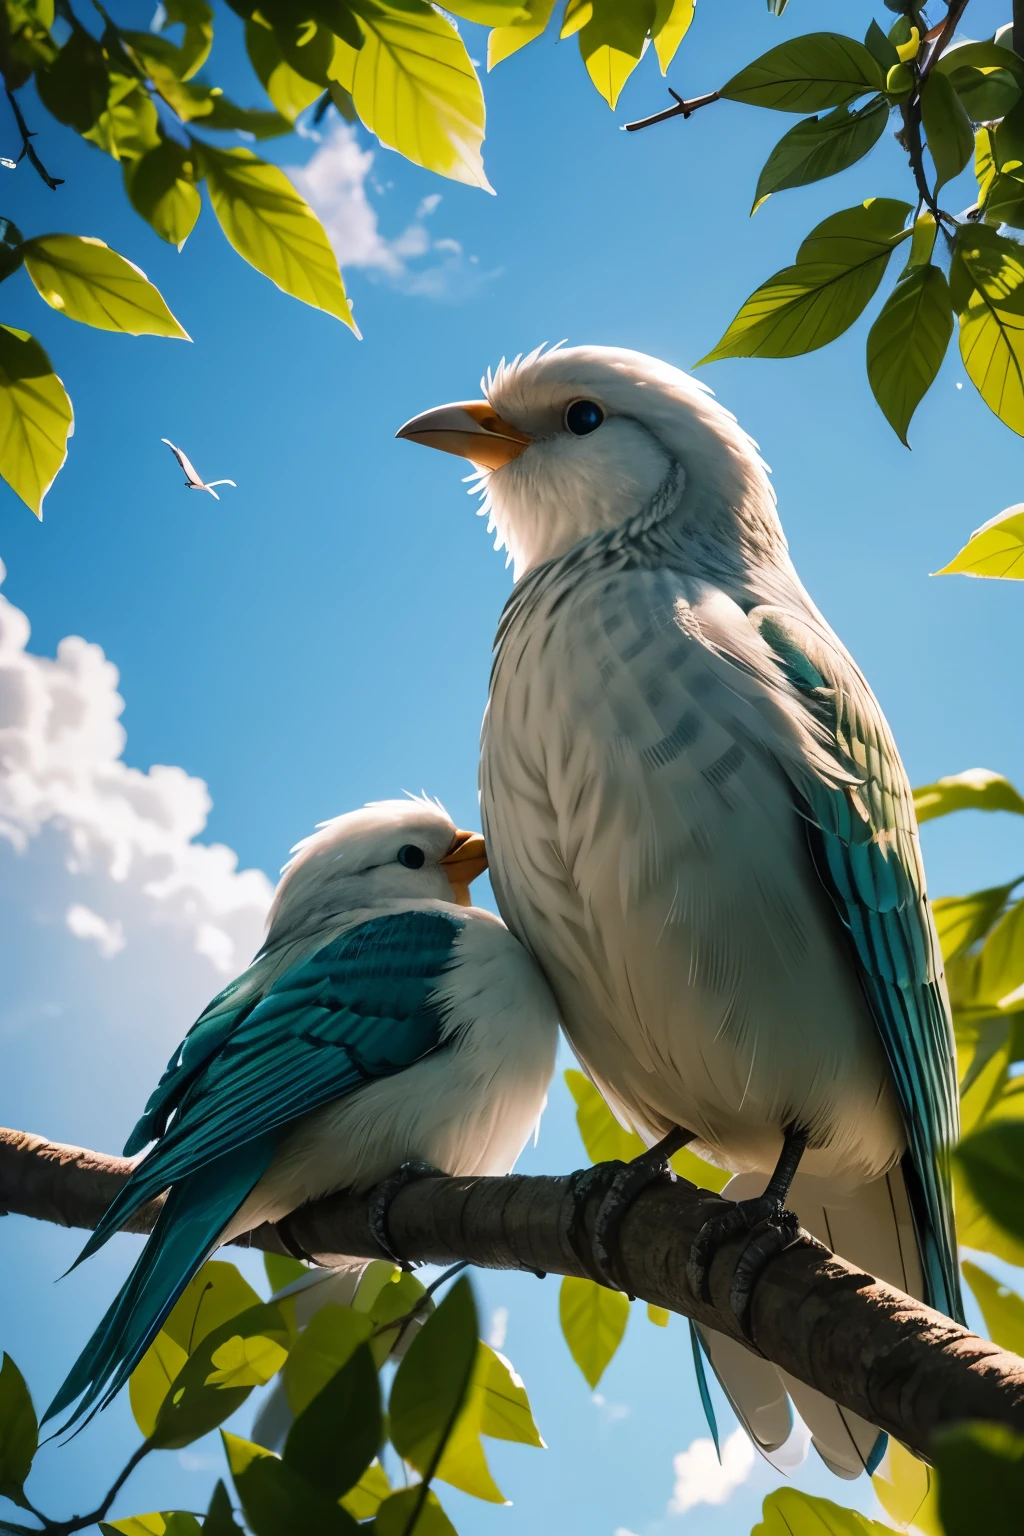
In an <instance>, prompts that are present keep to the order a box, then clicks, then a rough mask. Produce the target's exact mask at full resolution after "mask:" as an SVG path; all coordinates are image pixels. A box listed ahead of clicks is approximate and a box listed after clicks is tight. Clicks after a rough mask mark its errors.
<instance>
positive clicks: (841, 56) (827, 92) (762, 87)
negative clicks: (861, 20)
mask: <svg viewBox="0 0 1024 1536" xmlns="http://www.w3.org/2000/svg"><path fill="white" fill-rule="evenodd" d="M884 84H885V81H884V78H883V76H882V71H881V69H880V67H879V65H878V61H877V60H876V59H874V58H873V57H872V55H871V54H870V53H869V51H868V50H867V48H865V46H864V44H863V43H858V42H857V41H856V40H855V39H854V38H852V37H844V36H843V35H842V34H841V33H839V32H809V33H808V34H807V35H806V36H805V37H794V38H791V39H790V41H789V42H786V43H780V44H779V45H778V47H777V48H772V49H770V50H769V51H768V52H767V53H765V54H762V55H761V57H760V58H759V59H755V61H754V62H753V63H752V64H748V65H747V66H746V68H745V69H741V70H740V72H739V74H738V75H733V77H732V79H731V80H729V81H727V82H726V84H725V85H723V86H722V89H721V95H722V96H724V97H725V98H726V99H727V100H728V101H744V102H747V103H748V104H749V105H750V106H752V107H771V108H773V109H774V110H775V111H776V112H821V111H824V110H826V109H827V108H829V107H843V106H846V104H847V103H848V102H851V101H853V100H855V99H856V97H858V96H863V95H864V94H865V93H866V92H868V91H880V90H881V89H882V86H883V85H884Z"/></svg>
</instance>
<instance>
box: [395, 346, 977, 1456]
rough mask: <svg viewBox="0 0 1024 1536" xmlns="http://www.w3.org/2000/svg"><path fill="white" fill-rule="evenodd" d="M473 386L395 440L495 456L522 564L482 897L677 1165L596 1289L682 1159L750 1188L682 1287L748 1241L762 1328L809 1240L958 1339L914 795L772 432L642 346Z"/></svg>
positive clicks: (757, 1387) (738, 1309)
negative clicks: (829, 596)
mask: <svg viewBox="0 0 1024 1536" xmlns="http://www.w3.org/2000/svg"><path fill="white" fill-rule="evenodd" d="M483 389H484V393H485V395H486V399H485V400H482V401H472V402H469V403H462V404H456V405H448V406H442V407H440V408H438V409H436V410H432V411H427V412H426V413H425V414H424V415H421V416H417V417H416V418H415V419H414V420H412V421H410V422H408V423H407V424H406V425H405V426H404V427H403V428H402V429H401V431H400V432H399V434H398V435H399V437H403V438H408V439H411V440H412V441H414V442H419V443H423V444H426V445H428V446H431V447H435V448H440V449H443V450H445V451H446V452H449V453H454V454H458V455H460V456H462V457H464V458H467V459H469V460H470V461H471V462H472V463H474V464H475V465H476V466H477V467H478V475H477V477H476V479H477V485H478V488H479V489H480V490H481V491H482V492H483V496H484V510H485V511H486V512H487V514H488V516H489V523H488V527H489V529H491V530H493V531H495V533H496V536H497V538H496V545H497V547H498V548H499V549H501V548H504V549H506V550H507V552H508V556H509V558H510V559H511V561H512V563H513V566H514V576H515V585H514V587H513V591H512V594H511V596H510V598H509V600H508V603H507V605H506V608H505V611H504V613H503V614H502V617H501V622H500V626H499V629H498V635H497V641H496V654H495V659H494V666H493V670H492V680H491V690H490V698H489V702H488V706H487V712H486V716H485V719H484V727H483V743H482V759H481V770H480V772H481V777H480V785H481V800H482V810H483V820H484V829H485V834H486V837H487V842H488V850H489V855H490V868H491V876H492V882H493V885H494V890H495V893H496V896H497V900H498V906H499V909H500V911H501V913H502V915H503V917H504V918H505V921H506V922H507V923H508V925H509V927H510V928H511V930H512V932H513V933H515V934H517V935H518V936H519V938H520V939H522V941H523V942H524V944H526V946H527V947H528V948H529V949H530V950H531V952H532V953H533V954H534V955H535V956H536V958H537V959H538V960H539V962H540V965H541V968H542V969H543V971H544V973H545V975H546V976H547V979H548V981H549V982H550V983H551V986H552V988H553V991H554V994H555V997H556V999H557V1001H558V1004H559V1008H560V1011H561V1013H562V1017H563V1020H564V1024H565V1028H566V1030H567V1033H568V1035H569V1038H570V1040H571V1042H572V1045H573V1047H574V1049H575V1051H576V1053H577V1055H578V1056H579V1057H580V1060H581V1061H582V1063H583V1064H584V1066H585V1067H586V1069H587V1071H588V1072H589V1073H590V1074H591V1076H592V1077H593V1079H594V1081H595V1082H596V1083H597V1084H598V1085H599V1086H600V1087H601V1088H602V1090H603V1091H604V1092H605V1094H606V1096H607V1098H608V1099H609V1101H610V1103H611V1104H612V1105H613V1106H614V1107H615V1109H616V1110H617V1112H618V1113H619V1115H620V1116H621V1118H622V1119H623V1121H624V1122H625V1123H628V1124H630V1125H632V1126H634V1127H635V1128H636V1130H638V1131H639V1132H640V1134H641V1135H642V1136H643V1137H644V1139H645V1141H646V1142H647V1143H648V1145H652V1146H653V1147H654V1149H655V1150H654V1152H653V1153H652V1154H650V1155H649V1156H648V1159H647V1167H646V1169H645V1168H644V1167H636V1168H633V1167H630V1168H629V1169H627V1172H626V1174H625V1175H618V1176H617V1182H616V1181H612V1183H611V1184H610V1185H609V1186H606V1187H607V1190H608V1192H607V1196H606V1199H605V1201H604V1204H603V1205H602V1208H601V1212H602V1214H601V1217H599V1228H600V1231H601V1233H602V1234H603V1241H604V1249H605V1256H606V1263H605V1265H604V1268H605V1272H606V1273H610V1274H611V1275H612V1277H614V1273H615V1271H614V1257H615V1252H614V1243H613V1242H612V1241H611V1238H612V1237H613V1236H614V1221H615V1219H616V1217H615V1213H616V1209H617V1208H618V1209H619V1210H620V1211H621V1204H622V1197H623V1196H624V1195H627V1194H628V1190H629V1188H630V1187H634V1188H635V1187H636V1184H637V1182H638V1181H639V1182H641V1183H642V1181H643V1179H644V1178H646V1177H648V1176H652V1175H653V1174H654V1173H655V1172H656V1171H657V1169H658V1168H662V1169H663V1168H664V1166H665V1164H664V1154H665V1153H667V1152H669V1151H671V1150H672V1148H674V1147H677V1146H679V1145H682V1144H684V1143H686V1142H690V1143H691V1145H692V1147H693V1149H694V1150H695V1151H696V1152H698V1153H699V1154H700V1155H702V1156H704V1157H705V1158H707V1159H708V1160H709V1161H711V1162H713V1163H715V1164H717V1165H719V1166H721V1167H724V1168H727V1169H729V1170H731V1171H732V1172H733V1174H734V1175H735V1178H734V1179H733V1181H732V1182H731V1183H730V1185H729V1186H728V1190H727V1192H728V1194H729V1195H730V1196H731V1197H732V1199H733V1200H734V1201H735V1202H736V1203H735V1205H734V1206H733V1207H732V1209H731V1210H730V1211H729V1212H728V1214H727V1215H726V1216H725V1217H723V1218H713V1219H712V1220H711V1221H710V1222H709V1223H707V1224H706V1226H705V1228H704V1230H703V1232H702V1233H701V1234H700V1237H699V1238H698V1241H697V1243H696V1244H695V1248H694V1252H693V1254H692V1257H691V1264H690V1280H691V1284H692V1285H693V1286H694V1287H695V1288H696V1289H697V1290H698V1291H701V1292H703V1293H704V1294H705V1295H707V1294H708V1291H707V1273H708V1269H709V1266H710V1263H711V1260H712V1258H713V1256H714V1253H715V1251H716V1249H717V1247H718V1246H719V1245H720V1244H721V1242H722V1241H723V1240H724V1238H726V1237H728V1236H730V1235H735V1234H738V1233H742V1232H746V1233H750V1234H751V1236H750V1240H749V1242H748V1244H747V1246H746V1248H745V1250H744V1253H743V1257H742V1259H741V1260H740V1262H739V1263H738V1265H737V1267H736V1271H735V1280H734V1284H733V1290H732V1298H731V1299H732V1306H733V1310H734V1312H735V1313H736V1315H737V1317H738V1318H739V1320H740V1322H741V1324H743V1325H744V1326H746V1308H747V1307H748V1305H749V1299H750V1293H751V1289H752V1286H753V1284H754V1282H755V1281H756V1276H757V1274H758V1273H759V1270H760V1268H761V1267H763V1265H764V1263H765V1262H767V1260H768V1258H769V1257H770V1256H771V1254H772V1253H774V1252H778V1251H779V1250H780V1249H781V1248H782V1247H784V1246H786V1245H788V1244H789V1243H790V1242H792V1241H794V1240H795V1239H796V1238H797V1236H798V1234H799V1230H800V1222H801V1221H802V1223H803V1226H804V1227H805V1228H806V1229H808V1230H809V1231H810V1232H812V1233H814V1234H815V1235H816V1236H817V1237H819V1238H820V1239H821V1240H822V1241H824V1242H826V1243H828V1245H829V1246H830V1247H834V1248H835V1249H836V1250H837V1251H839V1252H841V1253H843V1254H844V1255H845V1256H846V1257H847V1258H848V1259H850V1260H851V1261H852V1262H854V1263H857V1264H861V1265H863V1266H864V1267H865V1268H866V1269H868V1270H869V1271H870V1272H871V1273H873V1274H876V1275H879V1276H881V1277H883V1278H884V1279H885V1280H887V1281H889V1282H891V1283H893V1284H895V1285H898V1286H900V1287H901V1288H902V1289H904V1290H906V1291H909V1292H910V1293H911V1294H913V1295H917V1296H919V1297H921V1296H923V1297H924V1298H925V1299H927V1300H928V1301H929V1302H930V1303H931V1304H932V1305H933V1306H935V1307H938V1308H939V1309H941V1310H942V1311H944V1312H947V1313H949V1314H950V1315H951V1316H953V1317H955V1318H958V1319H960V1320H962V1316H963V1313H962V1303H961V1298H960V1289H959V1279H958V1270H957V1260H956V1242H955V1233H954V1226H953V1211H952V1198H951V1192H950V1165H949V1152H950V1148H951V1147H952V1145H953V1143H954V1142H955V1141H956V1138H957V1130H958V1103H957V1079H956V1072H955V1053H954V1046H953V1035H952V1028H951V1022H950V1013H949V1003H948V998H947V994H946V987H945V982H944V978H943V971H942V959H941V954H940V950H939V945H938V941H937V937H936V932H935V927H934V924H933V921H932V917H931V914H930V910H929V907H928V902H927V898H926V894H925V879H924V870H923V867H922V862H921V856H920V851H919V845H918V833H917V825H916V821H915V816H914V809H913V801H912V797H911V792H910V788H909V785H908V782H907V778H906V775H905V773H904V769H903V766H902V764H901V762H900V759H899V755H898V753H897V750H896V746H895V743H894V741H893V738H892V734H891V732H890V730H889V727H888V725H887V723H886V720H885V717H884V716H883V714H882V711H881V709H880V707H879V705H878V702H877V700H876V699H875V698H874V696H873V694H872V693H871V690H870V688H869V687H868V685H867V683H866V682H865V680H864V678H863V676H862V675H861V673H860V671H859V670H858V668H857V666H856V664H855V663H854V661H853V660H852V658H851V656H850V655H849V653H848V652H847V651H846V649H845V648H844V646H843V645H842V643H841V641H840V640H839V639H838V637H837V636H836V635H835V634H834V633H833V631H832V630H831V628H830V627H829V625H828V623H827V622H826V620H825V619H824V618H823V617H822V615H821V614H820V613H819V612H818V609H817V608H816V607H815V606H814V603H813V602H812V600H811V598H810V597H809V596H808V594H807V592H806V591H805V590H804V587H803V586H802V584H801V582H800V579H799V577H798V575H797V573H796V570H795V569H794V567H793V564H792V561H791V559H790V556H789V552H788V549H787V545H786V540H785V536H784V534H783V531H782V527H781V524H780V521H779V517H778V513H777V510H776V502H775V496H774V493H773V491H772V488H771V484H770V481H769V478H768V471H767V468H766V466H765V464H764V463H763V462H762V460H761V458H760V456H759V454H758V450H757V445H756V444H755V443H754V442H753V441H752V440H751V439H750V438H749V437H748V436H747V434H746V433H745V432H743V431H742V429H741V428H740V427H739V425H738V424H737V422H736V420H735V418H734V417H733V416H732V415H731V414H730V413H729V412H728V411H726V410H725V409H724V408H723V407H722V406H720V405H719V404H718V403H717V402H716V401H715V400H714V398H713V397H712V395H711V393H710V391H709V390H707V389H706V388H704V387H703V386H702V385H700V384H699V383H697V382H696V381H694V380H693V379H691V378H690V377H689V376H688V375H686V374H684V373H682V372H680V371H679V370H677V369H675V368H672V367H670V366H669V365H668V364H666V363H663V362H659V361H658V360H657V359H655V358H652V357H647V356H644V355H642V354H640V353H637V352H629V351H624V350H618V349H612V348H605V347H573V348H566V349H558V348H556V349H554V350H550V351H547V352H545V351H544V350H543V349H538V350H537V351H536V352H533V353H531V354H530V355H529V356H527V357H522V358H517V359H516V360H515V361H514V362H513V363H511V364H505V363H504V362H502V364H501V366H500V367H499V368H498V369H497V371H496V372H495V373H493V374H491V373H488V375H487V377H486V379H485V380H484V383H483ZM639 1161H640V1162H641V1163H642V1162H643V1159H641V1160H639ZM798 1170H799V1171H798ZM787 1202H788V1204H787ZM794 1212H795V1213H796V1214H794ZM704 1342H705V1346H706V1349H707V1353H708V1355H709V1357H710V1359H711V1362H712V1365H713V1366H714V1368H715V1370H716V1371H717V1373H718V1375H719V1378H720V1380H721V1381H722V1383H723V1386H724V1387H725V1389H726V1392H727V1393H728V1395H729V1397H730V1398H731V1400H732V1402H733V1405H734V1407H735V1408H736V1410H737V1413H738V1415H739V1417H740V1418H741V1420H742V1421H743V1422H744V1423H745V1425H746V1426H747V1428H748V1430H749V1432H750V1433H751V1435H752V1438H753V1439H754V1440H755V1443H756V1444H758V1446H759V1447H760V1448H761V1449H762V1450H763V1451H764V1452H765V1453H766V1454H767V1455H769V1456H770V1455H772V1454H773V1453H774V1452H775V1451H776V1450H778V1448H779V1447H780V1446H781V1445H782V1443H783V1442H784V1441H785V1439H786V1438H787V1435H788V1433H789V1428H790V1424H791V1418H790V1411H789V1400H788V1398H787V1393H786V1387H788V1388H789V1391H790V1393H791V1394H792V1398H793V1400H794V1401H795V1402H796V1404H797V1407H798V1408H799V1409H800V1412H801V1413H802V1415H803V1417H804V1419H805V1420H806V1421H807V1424H808V1426H809V1427H810V1429H811V1430H812V1433H813V1437H814V1443H815V1445H816V1446H817V1448H818V1450H819V1451H820V1452H821V1454H822V1455H823V1457H824V1458H825V1460H826V1461H827V1462H828V1464H829V1465H830V1466H831V1467H832V1468H833V1470H834V1471H836V1472H839V1473H840V1474H841V1475H844V1476H856V1475H857V1474H858V1473H859V1472H860V1471H861V1470H862V1468H863V1467H865V1466H866V1467H868V1468H869V1469H873V1467H874V1466H875V1465H876V1464H877V1460H878V1459H879V1458H880V1456H881V1453H882V1450H883V1449H884V1444H885V1437H884V1436H881V1435H880V1434H879V1433H878V1431H877V1430H876V1429H875V1428H874V1427H873V1426H871V1425H868V1424H866V1423H864V1422H863V1421H861V1420H859V1419H857V1418H855V1416H854V1415H852V1414H850V1413H847V1412H845V1411H844V1410H841V1409H839V1408H838V1407H837V1406H836V1405H834V1404H832V1403H831V1402H829V1401H828V1400H827V1399H825V1398H824V1397H822V1396H821V1395H820V1394H818V1393H815V1392H811V1391H810V1389H809V1388H806V1387H804V1386H802V1385H801V1384H800V1383H797V1382H792V1381H788V1380H787V1381H786V1382H785V1383H783V1381H782V1380H781V1379H780V1376H779V1374H778V1373H777V1372H776V1371H775V1368H774V1367H773V1366H771V1365H770V1364H769V1363H768V1362H766V1361H764V1360H762V1359H758V1358H756V1357H755V1356H754V1355H752V1354H751V1353H750V1352H749V1351H748V1350H746V1349H744V1348H743V1347H742V1346H741V1345H739V1344H736V1343H734V1342H733V1341H731V1340H729V1339H726V1338H724V1337H723V1336H722V1335H720V1334H716V1333H705V1334H704Z"/></svg>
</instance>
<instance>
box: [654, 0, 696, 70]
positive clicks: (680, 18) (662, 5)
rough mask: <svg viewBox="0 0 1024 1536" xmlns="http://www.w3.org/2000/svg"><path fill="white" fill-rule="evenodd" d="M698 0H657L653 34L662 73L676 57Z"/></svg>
mask: <svg viewBox="0 0 1024 1536" xmlns="http://www.w3.org/2000/svg"><path fill="white" fill-rule="evenodd" d="M696 9H697V0H657V4H656V5H655V8H654V23H653V25H652V27H651V36H652V37H653V39H654V51H655V53H656V54H657V55H658V63H659V64H660V65H661V72H662V74H664V73H665V71H666V70H667V69H668V67H669V65H670V64H671V63H672V60H673V59H674V58H675V55H676V49H677V48H678V47H679V44H680V43H681V42H682V40H683V38H684V37H685V36H686V34H687V32H688V31H689V30H690V23H691V22H692V20H693V17H694V12H695V11H696Z"/></svg>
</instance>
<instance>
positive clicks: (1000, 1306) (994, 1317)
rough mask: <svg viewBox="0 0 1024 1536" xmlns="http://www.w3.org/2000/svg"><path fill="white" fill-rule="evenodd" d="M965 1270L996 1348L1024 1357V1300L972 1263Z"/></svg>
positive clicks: (966, 1278) (966, 1264) (965, 1264)
mask: <svg viewBox="0 0 1024 1536" xmlns="http://www.w3.org/2000/svg"><path fill="white" fill-rule="evenodd" d="M961 1267H962V1269H963V1273H964V1279H965V1280H966V1281H967V1284H968V1285H969V1286H970V1288H971V1290H972V1291H973V1292H974V1294H975V1296H976V1297H977V1300H978V1306H979V1307H980V1308H981V1315H982V1317H983V1318H984V1319H985V1327H986V1328H987V1329H988V1336H989V1338H990V1339H991V1340H992V1342H993V1344H998V1345H999V1346H1000V1348H1001V1349H1008V1350H1010V1351H1011V1353H1013V1354H1015V1355H1019V1354H1022V1353H1024V1298H1022V1297H1020V1296H1018V1295H1017V1293H1016V1291H1012V1290H1011V1289H1010V1287H1009V1286H1008V1285H1003V1283H1002V1281H1000V1280H997V1279H996V1278H995V1276H994V1275H990V1274H989V1273H988V1271H987V1270H984V1269H981V1268H979V1266H978V1265H977V1264H972V1263H971V1262H970V1260H969V1259H965V1260H964V1261H963V1264H962V1266H961Z"/></svg>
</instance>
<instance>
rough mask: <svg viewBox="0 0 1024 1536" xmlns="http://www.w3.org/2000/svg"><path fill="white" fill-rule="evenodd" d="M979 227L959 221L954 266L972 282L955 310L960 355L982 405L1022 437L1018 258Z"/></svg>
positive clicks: (1023, 352)
mask: <svg viewBox="0 0 1024 1536" xmlns="http://www.w3.org/2000/svg"><path fill="white" fill-rule="evenodd" d="M1022 254H1024V253H1022V251H1021V247H1020V246H1019V245H1018V244H1017V242H1016V241H1014V240H1008V239H1006V237H1005V236H1003V235H999V234H997V233H996V231H995V230H993V229H988V228H986V227H985V225H982V224H976V225H973V226H967V225H961V226H960V228H959V229H958V231H957V243H956V249H955V254H954V265H956V263H960V265H961V266H962V267H963V269H964V271H965V272H966V274H967V276H968V277H969V278H970V280H971V281H972V282H973V284H974V291H973V292H972V293H971V296H970V298H969V299H968V301H967V303H966V306H965V308H964V309H963V310H962V311H961V314H960V355H961V357H962V358H963V360H964V367H965V368H966V369H967V372H968V374H969V376H970V378H971V382H972V383H973V384H974V385H975V387H976V389H977V390H978V392H979V394H980V395H981V397H982V399H983V400H984V401H985V404H986V405H987V406H988V407H989V408H990V410H992V411H994V412H995V414H996V415H997V416H998V417H999V419H1000V421H1003V422H1005V423H1006V425H1007V426H1008V427H1011V428H1012V429H1013V431H1014V432H1017V433H1020V434H1021V436H1024V261H1022Z"/></svg>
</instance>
